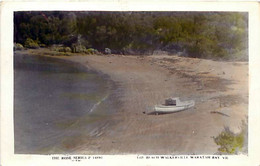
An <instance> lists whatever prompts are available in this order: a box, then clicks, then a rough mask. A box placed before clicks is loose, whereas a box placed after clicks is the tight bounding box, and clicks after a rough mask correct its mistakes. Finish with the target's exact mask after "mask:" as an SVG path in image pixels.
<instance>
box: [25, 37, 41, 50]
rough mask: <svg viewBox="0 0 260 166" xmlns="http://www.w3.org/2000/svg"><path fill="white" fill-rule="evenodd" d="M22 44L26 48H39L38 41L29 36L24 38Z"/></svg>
mask: <svg viewBox="0 0 260 166" xmlns="http://www.w3.org/2000/svg"><path fill="white" fill-rule="evenodd" d="M24 46H25V47H26V48H34V49H35V48H39V47H40V46H39V45H38V43H37V42H35V41H34V40H33V39H31V38H27V39H26V41H25V43H24Z"/></svg>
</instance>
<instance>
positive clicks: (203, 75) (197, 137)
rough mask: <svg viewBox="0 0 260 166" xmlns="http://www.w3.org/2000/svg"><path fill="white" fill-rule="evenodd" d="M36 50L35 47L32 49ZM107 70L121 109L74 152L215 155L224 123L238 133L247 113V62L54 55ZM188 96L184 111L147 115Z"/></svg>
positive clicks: (80, 142)
mask: <svg viewBox="0 0 260 166" xmlns="http://www.w3.org/2000/svg"><path fill="white" fill-rule="evenodd" d="M36 52H37V51H36ZM55 57H57V58H62V59H66V60H69V61H73V62H78V63H80V64H83V65H85V66H87V67H89V68H91V69H94V70H97V71H100V72H102V73H104V74H107V75H109V76H110V77H111V79H112V80H114V81H115V82H116V83H117V86H118V88H120V89H122V92H123V93H122V94H120V95H119V96H120V98H119V100H120V101H121V103H122V108H121V109H119V110H117V111H116V113H115V115H114V116H113V117H112V119H110V123H111V125H109V126H108V127H106V128H105V127H104V128H99V129H98V131H96V133H99V134H96V135H92V136H86V137H85V138H81V139H80V141H78V144H79V145H78V146H76V148H75V149H74V150H73V151H71V153H76V154H215V153H216V152H217V151H218V150H217V149H218V146H217V145H216V144H215V143H214V140H213V137H214V136H217V135H218V134H219V133H220V132H221V131H222V130H223V129H224V127H225V126H228V127H230V128H231V130H233V131H234V132H239V131H240V127H241V123H242V120H245V119H246V118H247V115H248V63H247V62H220V61H212V60H202V59H196V58H185V57H178V56H167V55H157V56H142V57H140V56H122V55H99V56H98V55H87V56H80V55H77V56H55ZM175 96H178V97H180V98H181V99H183V100H185V99H193V100H195V102H196V104H195V107H194V108H192V109H189V110H186V111H182V112H178V113H172V114H163V115H147V114H144V113H143V112H144V111H146V112H147V111H151V110H152V107H153V106H154V105H156V104H160V103H163V102H164V99H165V98H168V97H175Z"/></svg>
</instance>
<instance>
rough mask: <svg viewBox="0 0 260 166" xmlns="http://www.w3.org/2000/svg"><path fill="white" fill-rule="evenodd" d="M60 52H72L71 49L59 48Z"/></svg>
mask: <svg viewBox="0 0 260 166" xmlns="http://www.w3.org/2000/svg"><path fill="white" fill-rule="evenodd" d="M58 51H59V52H71V48H69V47H59V50H58Z"/></svg>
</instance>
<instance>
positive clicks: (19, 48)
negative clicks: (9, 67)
mask: <svg viewBox="0 0 260 166" xmlns="http://www.w3.org/2000/svg"><path fill="white" fill-rule="evenodd" d="M22 49H24V47H23V45H22V44H20V43H14V50H22Z"/></svg>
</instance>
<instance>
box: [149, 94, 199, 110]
mask: <svg viewBox="0 0 260 166" xmlns="http://www.w3.org/2000/svg"><path fill="white" fill-rule="evenodd" d="M194 105H195V102H194V101H193V100H190V101H180V99H179V98H178V97H176V98H169V99H166V100H165V104H163V105H156V106H155V107H154V112H155V113H172V112H178V111H182V110H186V109H188V108H191V107H193V106H194Z"/></svg>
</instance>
